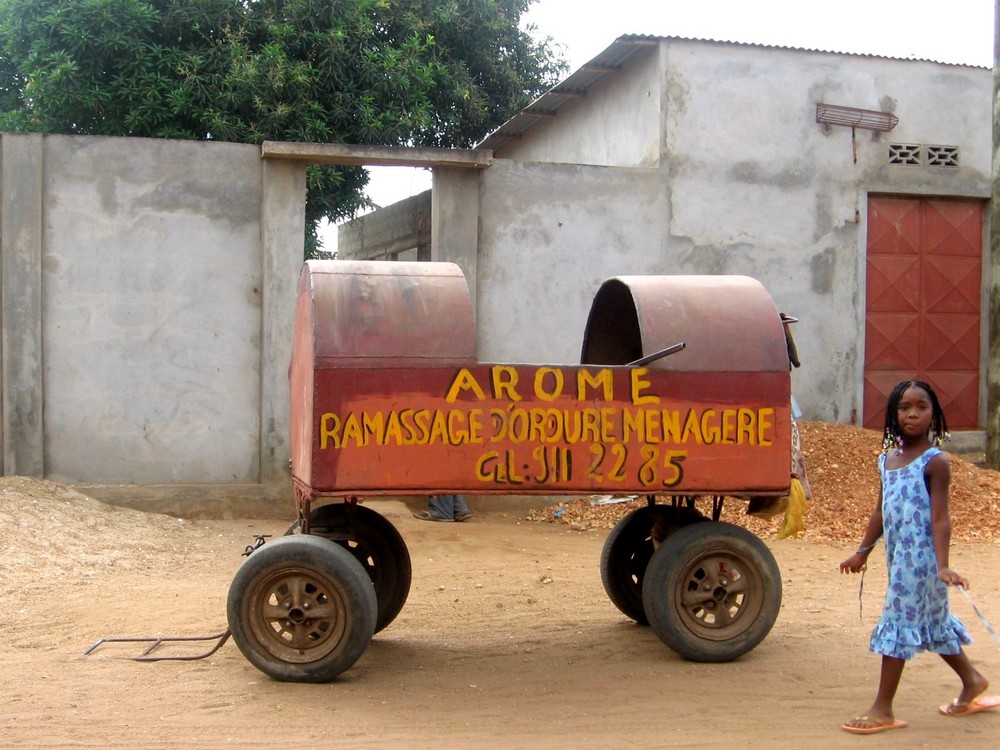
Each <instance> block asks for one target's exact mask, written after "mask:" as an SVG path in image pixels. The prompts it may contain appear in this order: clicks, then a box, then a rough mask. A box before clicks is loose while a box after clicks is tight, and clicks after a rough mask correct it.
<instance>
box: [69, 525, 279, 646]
mask: <svg viewBox="0 0 1000 750" xmlns="http://www.w3.org/2000/svg"><path fill="white" fill-rule="evenodd" d="M270 536H271V535H270V534H257V535H256V536H255V537H254V543H253V544H248V545H247V547H246V549H245V550H243V556H244V557H249V556H250V554H251V553H252V552H254V551H255V550H258V549H260V547H261V546H263V544H264V540H265V539H268V538H270ZM232 634H233V633H232V631H231V630H230V629H229V628H226V629H225V630H223V631H222V632H221V633H215V634H214V635H198V636H163V637H157V636H148V637H136V638H101V639H100V640H99V641H97V642H96V643H95V644H94V645H92V646H91V647H90V648H88V649H87V650H86V651H84V652H83V656H90V655H91V654H92V653H94V652H95V651H96V650H97V649H99V648H100V647H101V646H103V645H104V644H106V643H148V644H150V645H149V646H148V647H147V648H146V650H145V651H143V652H142V653H141V654H139V655H138V656H125V657H122V658H124V659H128V660H129V661H197V660H198V659H207V658H208V657H209V656H211V655H212V654H214V653H215V652H216V651H218V650H219V649H220V648H222V646H223V644H224V643H225V642H226V641H228V640H229V637H230V636H231V635H232ZM201 641H216V643H215V645H214V646H212V648H210V649H209V650H208V651H206V652H205V653H202V654H194V655H189V656H152V655H151V654H152V652H153V651H155V650H156V649H157V648H159V647H160V646H162V645H163V644H164V643H197V642H201Z"/></svg>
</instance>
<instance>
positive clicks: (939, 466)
mask: <svg viewBox="0 0 1000 750" xmlns="http://www.w3.org/2000/svg"><path fill="white" fill-rule="evenodd" d="M924 477H925V480H926V482H927V490H928V492H930V495H931V536H932V537H933V538H934V554H935V557H936V558H937V569H938V578H940V579H941V580H942V581H944V582H945V583H947V584H948V585H949V586H951V585H955V586H961V587H962V588H968V587H969V582H968V581H967V580H965V579H964V578H962V576H960V575H959V574H958V573H956V572H955V571H954V570H952V569H951V568H949V567H948V554H949V551H950V547H951V514H950V513H949V512H948V487H949V486H950V484H951V464H950V463H949V461H948V456H946V455H945V454H943V453H939V454H938V455H936V456H934V457H933V458H932V459H931V460H930V461H928V462H927V468H926V469H924Z"/></svg>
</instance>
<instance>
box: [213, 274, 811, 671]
mask: <svg viewBox="0 0 1000 750" xmlns="http://www.w3.org/2000/svg"><path fill="white" fill-rule="evenodd" d="M581 362H582V364H579V365H537V364H533V365H529V364H494V363H482V362H479V361H478V359H477V356H476V346H475V327H474V321H473V310H472V304H471V300H470V297H469V292H468V287H467V285H466V282H465V279H464V277H463V276H462V273H461V271H460V269H459V268H458V267H457V266H455V265H453V264H449V263H398V262H351V261H327V262H317V261H309V262H307V263H306V264H305V267H304V268H303V271H302V274H301V276H300V280H299V288H298V307H297V312H296V320H295V333H294V343H293V353H292V363H291V369H290V379H291V393H292V397H291V429H292V433H291V449H292V475H293V482H294V487H295V494H296V504H297V510H298V520H297V521H296V523H295V524H294V525H293V527H292V529H290V530H289V531H290V533H289V534H288V535H286V536H285V537H283V538H281V539H278V540H276V541H273V542H270V543H268V544H266V545H263V546H261V547H260V548H259V549H257V550H255V551H254V552H253V553H252V554H250V555H249V556H248V558H247V560H246V562H245V563H244V564H243V566H242V567H241V568H240V570H239V571H238V572H237V574H236V576H235V578H234V580H233V582H232V585H231V587H230V592H229V601H228V618H229V626H230V628H231V630H232V633H233V638H234V640H235V641H236V643H237V645H238V646H239V647H240V649H241V650H242V651H243V653H244V654H245V655H246V656H247V658H248V659H249V660H250V661H251V662H252V663H253V664H254V665H255V666H257V667H258V668H259V669H261V670H262V671H263V672H265V673H267V674H268V675H271V676H272V677H275V678H277V679H281V680H295V681H325V680H329V679H332V678H333V677H335V676H336V675H338V674H340V673H341V672H343V671H344V670H346V669H348V668H349V667H350V666H351V665H352V664H354V662H355V661H356V660H357V659H358V658H359V657H360V656H361V654H362V653H363V652H364V650H365V649H366V648H367V645H368V643H369V642H370V640H371V638H372V636H373V635H374V634H375V633H376V632H378V631H379V630H381V629H382V628H384V627H386V626H387V625H388V624H389V623H390V622H392V620H393V619H394V618H395V617H396V615H397V614H398V613H399V611H400V610H401V608H402V607H403V604H404V603H405V601H406V598H407V595H408V593H409V588H410V577H411V568H410V558H409V553H408V551H407V548H406V545H405V543H404V541H403V539H402V537H401V536H400V534H399V532H398V531H397V530H396V528H395V527H394V526H393V525H392V524H391V523H390V522H389V521H388V520H387V519H385V518H384V517H383V516H381V515H380V514H378V513H377V512H375V511H373V510H371V509H370V508H369V507H366V506H364V505H363V504H362V500H363V499H364V498H366V497H378V496H401V495H420V496H422V497H426V496H427V495H432V494H443V493H460V494H469V495H477V496H481V495H512V494H514V495H531V494H537V495H574V496H581V495H591V494H602V495H641V496H645V497H646V498H647V505H646V506H645V507H643V508H640V509H638V510H636V511H633V512H632V513H631V514H629V515H627V516H626V517H625V518H624V519H622V521H621V522H620V523H619V524H618V525H617V526H616V528H615V529H613V530H612V531H611V533H610V534H609V536H608V538H607V541H606V543H605V547H604V551H603V554H602V558H601V577H602V579H603V582H604V586H605V589H606V591H607V593H608V595H609V597H610V598H611V600H612V602H613V603H614V604H615V605H616V606H617V607H618V608H619V609H620V610H621V611H622V612H623V613H625V614H626V615H628V616H629V617H631V618H633V619H635V620H636V621H639V622H643V623H646V622H648V623H649V625H650V626H651V627H652V628H653V629H654V631H655V632H656V634H657V635H658V636H659V637H660V638H661V640H663V641H664V642H665V643H666V644H667V645H668V646H670V647H671V648H673V649H674V650H676V651H677V652H679V653H680V654H682V655H683V656H685V657H687V658H690V659H693V660H700V661H726V660H730V659H733V658H736V657H738V656H740V655H742V654H744V653H746V652H747V651H749V650H750V649H752V648H754V646H756V645H757V644H758V643H760V641H761V640H763V638H764V637H765V636H766V635H767V633H768V632H769V631H770V629H771V626H772V625H773V623H774V621H775V618H776V617H777V614H778V609H779V606H780V603H781V577H780V574H779V571H778V568H777V565H776V563H775V561H774V558H773V556H772V555H771V554H770V552H769V550H768V549H767V547H766V546H765V545H764V544H763V542H761V541H760V539H758V538H757V537H756V536H754V535H753V534H751V533H749V532H748V531H746V530H745V529H744V528H742V527H739V526H735V525H732V524H728V523H723V522H720V521H719V515H720V512H721V509H722V503H723V499H724V498H736V499H738V500H739V501H741V502H745V501H746V500H748V499H753V498H756V499H758V500H760V499H763V500H765V501H766V500H767V499H769V498H776V497H781V496H786V495H787V494H788V493H789V484H790V455H791V435H792V420H791V414H790V395H791V394H790V385H789V384H790V378H789V369H790V368H789V350H788V348H787V344H786V336H785V329H784V326H783V324H782V319H781V317H780V315H779V313H778V311H777V310H776V308H775V306H774V304H773V302H772V300H771V298H770V296H769V295H768V294H767V292H766V291H765V289H764V288H763V287H762V286H761V285H760V284H759V283H758V282H757V281H755V280H753V279H750V278H747V277H743V276H631V277H618V278H613V279H610V280H608V281H607V282H605V283H604V284H603V285H602V286H601V288H600V289H599V291H598V293H597V295H596V297H595V299H594V302H593V305H592V307H591V311H590V318H589V321H588V323H587V329H586V332H585V335H584V343H583V353H582V358H581ZM696 498H708V505H709V506H710V512H709V513H708V515H704V514H703V513H702V512H700V511H699V510H698V509H697V505H696ZM702 505H703V506H704V505H705V501H704V500H702Z"/></svg>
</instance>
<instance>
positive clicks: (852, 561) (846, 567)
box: [840, 485, 882, 573]
mask: <svg viewBox="0 0 1000 750" xmlns="http://www.w3.org/2000/svg"><path fill="white" fill-rule="evenodd" d="M881 536H882V487H881V485H880V486H879V491H878V502H876V503H875V510H873V511H872V514H871V517H870V518H869V519H868V528H867V529H865V535H864V536H863V537H862V538H861V546H859V547H858V551H857V552H855V553H854V554H853V555H851V556H850V557H848V558H847V559H846V560H844V562H842V563H841V564H840V572H841V573H860V572H861V571H862V570H864V569H865V565H867V564H868V555H870V554H871V553H872V549H874V547H875V542H877V541H878V540H879V537H881Z"/></svg>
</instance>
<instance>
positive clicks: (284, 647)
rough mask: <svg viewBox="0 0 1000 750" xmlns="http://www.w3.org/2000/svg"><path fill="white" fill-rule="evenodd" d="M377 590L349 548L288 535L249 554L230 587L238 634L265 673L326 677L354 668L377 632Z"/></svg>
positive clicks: (232, 624) (229, 607)
mask: <svg viewBox="0 0 1000 750" xmlns="http://www.w3.org/2000/svg"><path fill="white" fill-rule="evenodd" d="M376 613H377V604H376V601H375V589H374V587H373V586H372V583H371V580H370V579H369V578H368V576H367V575H366V574H365V571H364V568H362V567H361V564H360V563H359V562H358V561H357V560H356V559H354V557H353V556H352V555H351V554H350V553H349V552H348V551H347V550H345V549H344V548H343V547H340V546H338V545H336V544H333V543H331V542H329V541H328V540H326V539H321V538H320V537H316V536H312V535H307V536H303V535H296V536H286V537H282V538H281V539H276V540H275V541H273V542H270V543H268V544H265V545H264V546H262V547H260V548H259V549H257V550H256V551H254V552H252V553H251V554H250V556H249V557H248V558H247V559H246V561H245V562H244V563H243V565H241V566H240V568H239V570H237V571H236V575H235V576H234V577H233V582H232V584H231V585H230V587H229V598H228V601H227V604H226V614H227V617H228V619H229V629H230V630H231V631H232V633H233V641H235V642H236V645H237V646H239V649H240V651H242V652H243V655H244V656H245V657H246V658H247V659H248V660H249V661H250V663H251V664H253V665H254V666H255V667H257V669H259V670H260V671H261V672H263V673H264V674H267V675H270V676H271V677H273V678H274V679H276V680H283V681H287V682H327V681H329V680H332V679H333V678H334V677H336V676H337V675H339V674H340V673H341V672H343V671H345V670H346V669H348V668H350V667H351V666H352V665H353V664H354V663H355V662H356V661H357V660H358V659H359V658H360V657H361V654H363V653H364V651H365V649H366V648H367V647H368V644H369V642H370V641H371V638H372V635H374V633H375V620H376Z"/></svg>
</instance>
